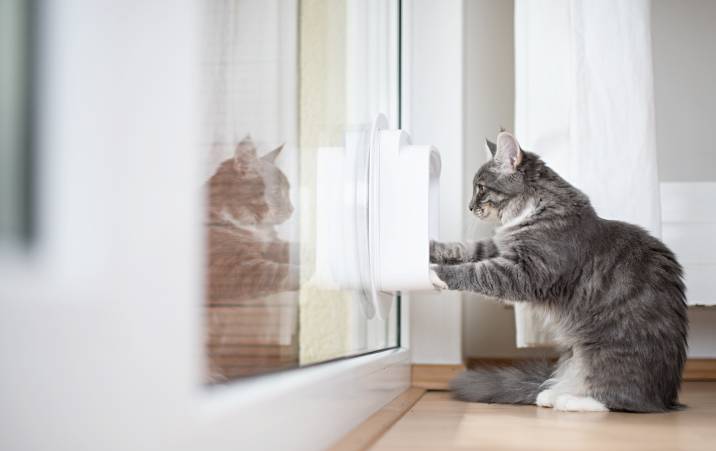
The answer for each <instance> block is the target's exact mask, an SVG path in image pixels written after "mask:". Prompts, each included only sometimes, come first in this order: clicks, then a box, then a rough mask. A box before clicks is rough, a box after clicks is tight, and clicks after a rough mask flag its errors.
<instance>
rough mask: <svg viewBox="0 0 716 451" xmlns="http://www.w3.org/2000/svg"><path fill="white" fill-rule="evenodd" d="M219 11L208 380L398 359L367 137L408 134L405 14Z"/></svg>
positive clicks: (304, 5)
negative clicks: (372, 213) (344, 222)
mask: <svg viewBox="0 0 716 451" xmlns="http://www.w3.org/2000/svg"><path fill="white" fill-rule="evenodd" d="M208 5H210V6H208V8H207V10H206V13H207V14H206V24H205V25H206V26H205V33H206V42H205V45H204V48H203V52H204V53H203V54H204V64H203V67H202V72H203V75H204V92H203V93H204V99H205V102H204V113H203V114H204V118H205V122H204V137H203V138H204V139H203V142H202V154H203V155H204V156H205V164H204V176H205V179H206V186H205V189H206V192H207V211H206V220H205V224H206V226H205V229H206V237H207V270H206V274H207V284H206V287H207V288H206V318H207V320H206V321H207V324H206V326H207V327H206V330H207V341H206V342H207V353H208V362H209V368H208V374H207V380H208V381H210V382H222V381H226V380H231V379H234V378H238V377H242V376H249V375H254V374H259V373H263V372H269V371H275V370H278V369H283V368H291V367H297V366H301V365H307V364H312V363H317V362H322V361H326V360H330V359H335V358H340V357H346V356H351V355H357V354H361V353H365V352H370V351H375V350H379V349H384V348H388V347H393V346H397V336H398V333H397V321H398V316H397V306H396V305H393V307H392V310H391V312H390V314H389V315H387V317H386V318H381V317H380V315H378V314H377V312H376V309H375V307H374V305H373V302H374V300H373V297H374V296H375V295H374V293H373V291H372V288H371V270H370V258H369V255H368V244H367V235H366V234H367V204H366V202H367V153H368V143H369V138H370V128H371V123H372V121H373V119H374V118H375V116H376V115H377V114H378V113H383V114H386V115H387V117H388V120H389V122H391V125H392V126H394V127H395V126H397V103H398V48H397V43H398V39H397V33H398V20H399V19H398V14H397V7H398V4H397V1H393V2H391V1H382V0H377V1H359V0H353V1H335V0H331V1H327V0H324V1H315V0H304V1H298V2H297V1H281V0H275V1H262V0H253V1H252V0H229V1H223V2H211V3H209V4H208ZM337 214H338V215H341V214H348V215H350V218H351V219H353V218H355V221H351V222H350V224H351V227H347V228H342V229H341V230H336V227H337V225H335V226H334V224H335V222H334V221H333V218H335V217H336V215H337ZM352 224H355V227H353V226H352ZM344 229H345V230H344ZM337 234H338V235H337ZM337 236H339V237H340V239H339V240H336V237H337Z"/></svg>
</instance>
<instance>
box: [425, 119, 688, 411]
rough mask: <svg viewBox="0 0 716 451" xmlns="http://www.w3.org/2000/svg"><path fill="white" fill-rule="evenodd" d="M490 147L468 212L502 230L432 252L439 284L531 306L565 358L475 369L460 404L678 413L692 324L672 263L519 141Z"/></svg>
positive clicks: (501, 138) (661, 248)
mask: <svg viewBox="0 0 716 451" xmlns="http://www.w3.org/2000/svg"><path fill="white" fill-rule="evenodd" d="M488 148H489V150H490V152H491V154H492V157H493V158H492V159H491V160H490V161H488V162H487V163H485V164H484V165H483V166H482V167H481V168H480V169H479V170H478V172H477V173H476V174H475V177H474V180H473V189H474V191H473V196H472V199H471V201H470V205H469V209H470V211H471V212H473V214H475V216H477V217H478V218H480V219H495V220H497V221H499V222H500V223H501V227H499V228H498V229H497V231H496V233H495V235H494V237H493V238H491V239H487V240H484V241H479V242H467V243H438V242H434V243H431V253H430V254H431V262H433V263H435V264H434V265H432V267H433V270H434V274H433V276H434V278H435V284H436V286H437V287H439V288H447V289H451V290H466V291H473V292H477V293H480V294H483V295H485V296H489V297H494V298H498V299H501V300H506V301H515V302H529V303H530V304H531V305H532V306H533V307H534V308H535V309H538V310H540V311H541V312H542V313H543V315H544V316H545V317H546V318H548V321H549V324H550V325H551V327H552V328H553V329H554V331H555V332H556V334H555V335H556V341H557V343H558V344H559V345H560V348H561V349H562V355H561V358H560V359H559V361H558V362H557V363H556V364H555V365H552V364H549V363H547V362H544V361H533V362H526V363H524V364H523V365H521V366H518V367H513V368H501V369H499V368H492V369H491V368H478V369H475V370H468V371H466V372H464V373H463V374H461V375H459V376H458V377H457V378H456V379H454V380H453V381H452V383H451V388H452V390H453V392H454V395H455V396H456V397H457V398H459V399H463V400H466V401H478V402H492V403H509V404H537V405H539V406H544V407H554V408H555V409H557V410H567V411H604V410H618V411H630V412H662V411H668V410H672V409H677V408H679V407H681V405H680V404H679V403H678V392H679V387H680V384H681V372H682V369H683V366H684V361H685V359H686V348H687V329H688V320H687V316H686V313H687V307H686V302H685V293H684V284H683V281H682V269H681V266H680V265H679V263H678V262H677V261H676V258H675V257H674V254H673V253H672V252H671V251H670V250H669V249H668V248H667V247H666V246H665V245H664V244H663V243H662V242H661V241H659V240H658V239H656V238H654V237H652V236H650V235H649V234H648V233H647V232H646V231H644V230H643V229H641V228H639V227H637V226H634V225H631V224H627V223H624V222H620V221H610V220H606V219H602V218H600V217H599V216H597V214H596V213H595V211H594V209H593V208H592V206H591V204H590V202H589V199H588V198H587V196H586V195H584V194H583V193H582V192H580V191H579V190H578V189H576V188H574V187H573V186H571V185H570V184H569V183H567V182H566V181H565V180H564V179H562V178H561V177H560V176H559V175H557V174H556V173H555V172H554V171H553V170H551V169H550V168H549V167H547V166H546V165H545V163H544V162H543V161H542V160H541V159H540V158H539V157H538V156H537V155H535V154H533V153H531V152H527V151H524V150H522V149H521V148H520V146H519V143H518V142H517V140H516V139H515V138H514V136H512V135H511V134H509V133H506V132H502V133H500V134H499V135H498V137H497V144H493V143H490V142H489V141H488ZM615 201H618V200H616V199H615Z"/></svg>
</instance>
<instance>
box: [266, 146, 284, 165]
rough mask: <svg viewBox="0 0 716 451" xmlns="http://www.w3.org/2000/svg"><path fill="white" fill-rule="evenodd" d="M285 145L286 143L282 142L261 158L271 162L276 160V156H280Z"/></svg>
mask: <svg viewBox="0 0 716 451" xmlns="http://www.w3.org/2000/svg"><path fill="white" fill-rule="evenodd" d="M283 146H285V143H284V144H281V145H280V146H278V147H277V148H275V149H274V150H272V151H271V152H269V153H267V154H266V155H264V156H263V157H261V159H262V160H264V161H268V162H269V163H273V162H274V161H276V157H278V154H280V153H281V151H282V150H283Z"/></svg>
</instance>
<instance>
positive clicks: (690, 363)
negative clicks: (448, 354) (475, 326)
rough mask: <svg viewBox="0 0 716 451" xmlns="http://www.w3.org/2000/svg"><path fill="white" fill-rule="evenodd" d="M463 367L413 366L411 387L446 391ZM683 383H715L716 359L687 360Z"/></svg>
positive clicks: (471, 361) (497, 361) (509, 361)
mask: <svg viewBox="0 0 716 451" xmlns="http://www.w3.org/2000/svg"><path fill="white" fill-rule="evenodd" d="M520 360H522V359H514V358H474V357H472V358H468V359H467V360H466V363H467V367H472V366H478V365H492V366H510V365H514V364H515V363H517V362H518V361H520ZM463 369H465V365H429V364H413V368H412V379H413V382H412V383H413V386H414V387H420V388H424V389H426V390H447V389H448V383H449V382H450V380H451V379H452V378H453V377H455V375H456V374H457V373H459V372H460V371H462V370H463ZM683 377H684V381H689V382H693V381H716V359H688V360H686V365H685V366H684V374H683Z"/></svg>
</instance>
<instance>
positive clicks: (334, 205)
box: [313, 115, 440, 318]
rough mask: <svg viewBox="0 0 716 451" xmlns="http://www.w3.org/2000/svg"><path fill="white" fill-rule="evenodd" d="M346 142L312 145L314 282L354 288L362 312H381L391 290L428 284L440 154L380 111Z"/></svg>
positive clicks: (385, 311)
mask: <svg viewBox="0 0 716 451" xmlns="http://www.w3.org/2000/svg"><path fill="white" fill-rule="evenodd" d="M344 144H345V145H344V147H323V148H320V149H319V150H318V164H317V167H316V183H317V185H316V211H317V215H316V221H317V223H316V272H315V274H314V277H313V282H314V283H316V284H317V285H319V286H321V287H322V288H329V289H345V290H353V291H355V292H356V293H357V295H359V296H361V298H362V299H363V300H364V302H363V307H364V312H365V313H366V315H367V316H368V317H373V315H374V313H375V312H376V311H377V312H378V315H379V316H380V317H381V318H387V317H388V314H389V312H390V308H391V302H392V299H393V298H394V294H395V292H396V291H415V290H431V289H433V285H432V283H431V280H430V239H436V238H437V236H438V224H439V218H438V211H439V205H440V196H439V180H440V154H439V153H438V151H437V150H436V149H435V148H434V147H432V146H426V145H413V144H411V142H410V137H409V135H408V134H407V133H406V132H405V131H403V130H389V129H388V127H387V120H386V118H385V117H384V116H382V115H381V116H379V117H378V118H377V119H376V121H375V122H374V124H373V127H372V129H371V130H353V131H349V132H347V133H346V138H345V143H344Z"/></svg>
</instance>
